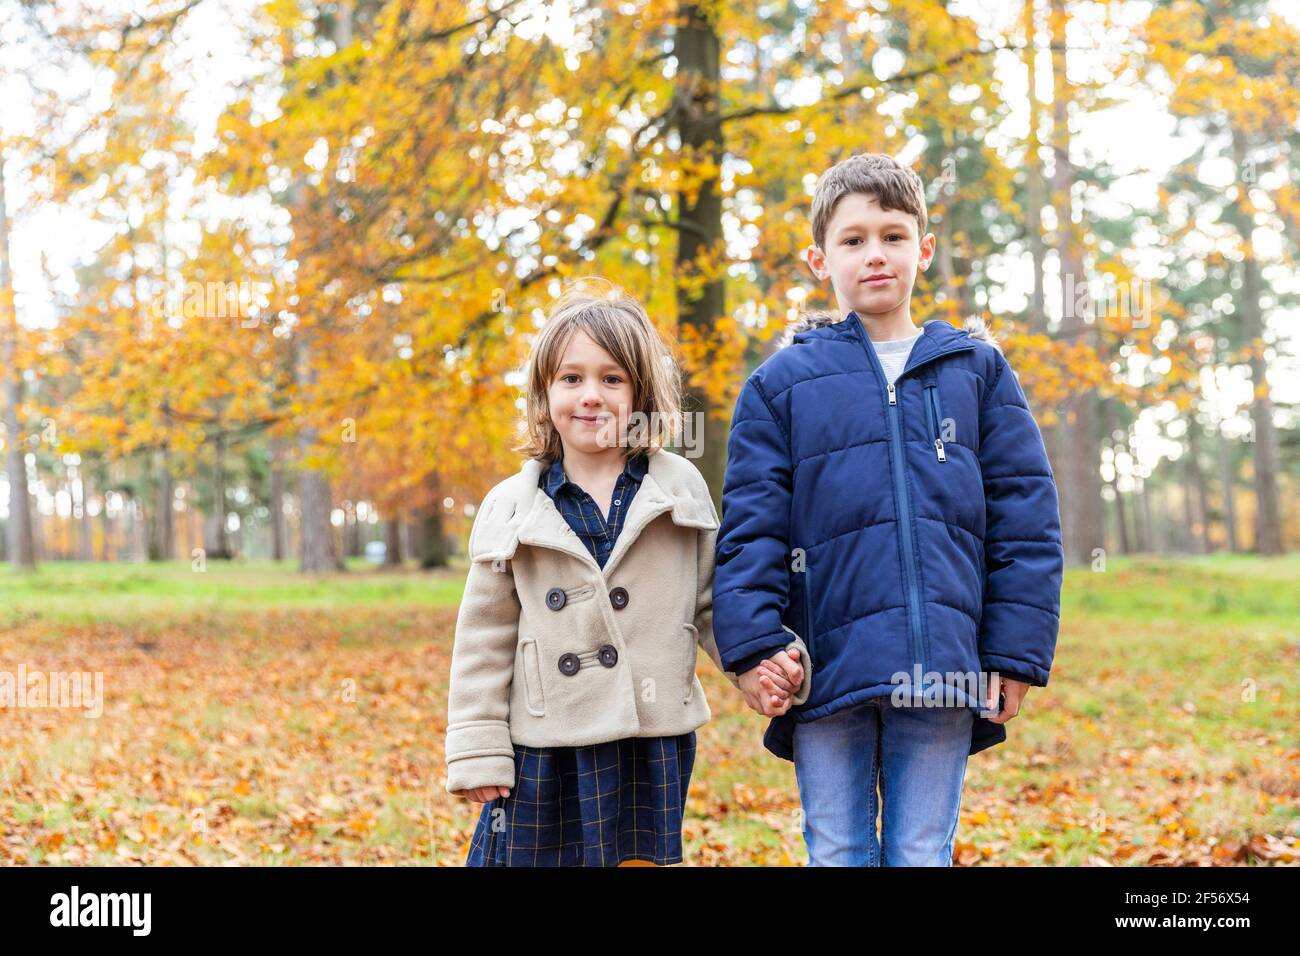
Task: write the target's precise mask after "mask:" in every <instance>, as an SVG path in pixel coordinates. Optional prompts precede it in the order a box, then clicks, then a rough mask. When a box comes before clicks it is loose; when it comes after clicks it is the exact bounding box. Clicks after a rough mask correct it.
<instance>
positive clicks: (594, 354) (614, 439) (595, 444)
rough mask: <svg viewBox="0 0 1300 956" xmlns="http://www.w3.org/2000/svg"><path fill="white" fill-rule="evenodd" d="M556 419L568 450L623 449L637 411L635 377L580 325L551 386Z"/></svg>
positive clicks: (549, 392) (549, 401) (549, 402)
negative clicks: (632, 417) (634, 410)
mask: <svg viewBox="0 0 1300 956" xmlns="http://www.w3.org/2000/svg"><path fill="white" fill-rule="evenodd" d="M546 401H547V405H548V406H549V409H550V416H551V421H552V422H553V423H554V425H555V428H556V430H557V431H558V432H559V433H560V441H561V443H562V444H563V445H564V450H565V453H566V454H568V452H569V451H570V450H573V451H577V452H579V453H581V454H587V455H593V454H601V453H603V452H605V451H606V450H608V449H618V448H619V447H620V445H621V442H622V436H623V435H626V434H627V423H628V417H629V415H630V414H631V411H632V381H631V377H630V376H629V375H628V373H627V369H625V368H623V367H622V366H621V365H619V364H618V363H617V362H616V361H614V357H613V356H612V355H610V354H609V353H608V352H606V351H605V350H604V349H603V348H601V347H600V346H599V345H597V344H596V343H595V341H593V340H592V338H591V336H589V335H588V334H587V333H586V332H583V331H582V330H578V331H577V332H576V333H574V335H573V338H572V339H570V340H569V344H568V347H567V348H565V350H564V355H563V356H562V357H561V359H560V365H559V367H558V368H557V369H556V370H555V375H554V377H553V378H552V379H551V383H550V385H549V386H548V388H547V390H546Z"/></svg>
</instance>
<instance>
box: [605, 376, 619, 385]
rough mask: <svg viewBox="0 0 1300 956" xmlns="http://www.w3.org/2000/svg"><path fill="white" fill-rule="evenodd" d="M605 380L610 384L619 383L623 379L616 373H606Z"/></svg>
mask: <svg viewBox="0 0 1300 956" xmlns="http://www.w3.org/2000/svg"><path fill="white" fill-rule="evenodd" d="M605 381H607V382H609V383H610V384H611V385H620V384H622V382H623V380H622V379H621V378H619V377H618V376H617V375H606V376H605Z"/></svg>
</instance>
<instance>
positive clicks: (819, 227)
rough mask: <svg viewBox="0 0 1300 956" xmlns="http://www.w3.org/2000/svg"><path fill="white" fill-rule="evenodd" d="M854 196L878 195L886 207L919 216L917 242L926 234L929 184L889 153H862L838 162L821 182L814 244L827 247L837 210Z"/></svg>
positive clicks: (816, 194) (817, 192)
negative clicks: (853, 194)
mask: <svg viewBox="0 0 1300 956" xmlns="http://www.w3.org/2000/svg"><path fill="white" fill-rule="evenodd" d="M850 193H866V194H867V195H869V196H875V197H876V198H877V199H878V200H879V201H880V205H881V207H882V208H884V209H898V210H901V211H903V212H906V213H909V214H910V215H913V216H915V217H916V225H917V227H918V228H917V233H916V238H917V240H918V241H919V240H920V239H921V238H922V237H923V236H924V235H925V227H926V222H927V216H926V210H925V185H924V184H923V183H922V182H921V177H920V176H918V175H917V174H916V173H915V172H913V171H912V170H911V169H910V168H908V167H907V166H904V165H903V164H902V163H900V162H899V161H898V160H896V159H894V157H892V156H888V155H886V154H885V153H858V154H857V155H856V156H850V157H849V158H848V159H844V160H841V161H840V162H838V163H836V164H835V165H834V166H832V167H831V168H830V169H828V170H826V172H824V173H822V174H821V176H820V177H818V179H817V185H816V187H815V188H814V189H813V201H812V230H813V242H815V243H817V248H819V249H825V248H826V230H827V228H828V227H829V226H830V222H831V217H832V216H833V215H834V214H835V207H836V206H837V205H839V201H840V200H841V199H843V198H844V197H845V196H847V195H849V194H850Z"/></svg>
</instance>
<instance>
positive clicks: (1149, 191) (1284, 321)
mask: <svg viewBox="0 0 1300 956" xmlns="http://www.w3.org/2000/svg"><path fill="white" fill-rule="evenodd" d="M255 2H256V0H221V2H220V3H218V2H215V0H210V2H207V3H202V4H200V5H199V6H198V7H197V8H196V10H195V11H194V12H192V13H191V14H190V15H189V16H188V17H187V18H186V20H185V23H184V27H183V30H182V34H181V36H182V43H181V44H180V52H179V56H180V58H181V62H177V63H176V64H175V65H174V75H175V76H177V77H178V79H179V81H180V82H182V83H184V84H185V85H186V89H187V90H188V96H187V101H186V108H185V109H186V116H187V118H188V119H189V120H190V121H191V122H192V123H193V125H194V127H195V128H196V129H197V130H198V131H199V141H200V145H201V146H204V145H206V144H209V143H210V142H211V135H212V131H213V129H214V126H215V122H216V119H217V116H218V115H219V114H220V111H221V109H222V108H223V106H224V105H225V103H226V102H228V100H229V99H230V97H231V95H232V92H231V91H232V87H233V84H234V83H236V82H237V81H238V80H240V79H241V78H242V77H244V76H245V75H247V74H248V72H249V71H250V68H251V61H250V60H249V58H248V57H247V56H245V55H244V54H243V53H242V52H241V51H242V50H244V49H245V48H246V44H247V42H248V41H247V36H248V35H249V26H248V24H249V22H250V19H251V12H252V10H253V8H254V6H255ZM951 6H952V9H953V12H954V13H959V14H962V15H966V16H969V17H971V18H973V19H975V20H976V21H977V22H979V23H980V24H981V27H982V29H984V30H985V32H986V33H987V34H988V35H989V36H992V35H993V34H994V32H997V31H1009V30H1010V28H1011V26H1012V24H1013V23H1014V22H1015V21H1016V20H1017V19H1018V18H1019V16H1020V13H1021V9H1022V3H1021V0H954V2H953V3H952V4H951ZM1111 6H1112V7H1113V8H1115V7H1118V6H1119V5H1115V4H1112V5H1111ZM1145 7H1146V4H1144V3H1140V2H1132V3H1129V4H1128V5H1127V7H1124V9H1126V10H1127V11H1128V12H1129V13H1130V15H1131V16H1132V17H1133V18H1134V20H1137V19H1140V17H1141V16H1142V15H1143V12H1144V9H1145ZM1273 8H1274V9H1275V10H1276V11H1278V12H1279V13H1283V15H1286V16H1288V17H1289V18H1290V19H1292V20H1296V21H1297V22H1300V10H1297V9H1296V5H1295V4H1294V3H1287V2H1285V0H1275V2H1274V4H1273ZM566 9H567V5H566V4H563V3H555V4H552V5H551V6H550V8H549V11H548V13H549V15H548V19H547V21H546V22H545V24H541V23H539V24H537V26H536V29H537V31H538V32H541V30H543V29H544V30H545V32H546V33H547V34H548V35H550V36H551V37H552V39H554V40H556V41H557V42H564V40H565V38H566V37H567V38H571V37H572V30H571V27H570V26H569V25H568V24H567V22H566V15H565V10H566ZM1071 9H1072V12H1074V13H1075V14H1076V16H1075V19H1074V20H1072V22H1071V27H1072V32H1071V35H1070V37H1069V42H1070V45H1071V46H1072V47H1074V46H1078V47H1088V48H1091V49H1092V50H1095V51H1096V52H1095V53H1094V52H1088V51H1087V50H1084V51H1081V52H1074V51H1072V52H1071V53H1070V64H1071V74H1072V76H1074V77H1077V78H1082V77H1083V75H1084V71H1089V70H1092V69H1096V68H1099V67H1100V66H1101V65H1102V64H1103V63H1104V62H1105V61H1106V58H1107V57H1108V55H1109V54H1108V53H1107V50H1109V49H1112V46H1113V45H1112V44H1111V43H1108V41H1107V38H1105V37H1103V36H1101V35H1100V34H1099V33H1098V32H1097V29H1096V24H1095V23H1094V22H1092V21H1090V19H1089V16H1090V13H1094V14H1095V13H1099V11H1100V9H1101V7H1100V5H1097V4H1093V5H1084V4H1077V3H1072V4H1071ZM11 36H12V33H11V32H8V31H5V29H4V25H3V23H0V42H2V43H3V47H4V50H5V56H6V58H7V59H8V58H10V56H11V54H12V55H13V59H11V60H10V69H11V71H13V72H18V71H20V70H22V69H24V68H31V67H32V66H33V64H32V63H30V62H26V61H25V60H24V58H25V57H26V58H30V56H31V51H30V50H26V49H24V48H22V47H21V46H20V47H18V48H16V49H15V47H14V44H13V43H12V40H11ZM187 64H189V65H187ZM901 66H902V58H901V56H898V55H892V54H890V53H889V52H885V53H882V54H881V55H879V56H878V57H877V58H876V59H875V60H874V61H873V68H874V69H876V70H877V71H878V72H881V73H882V75H887V74H889V73H892V72H894V71H896V70H897V69H899V68H900V67H901ZM1039 66H1040V69H1039V75H1038V76H1037V82H1038V90H1039V96H1040V99H1041V100H1043V101H1044V102H1046V101H1049V100H1050V96H1051V79H1050V73H1049V72H1048V71H1049V64H1048V62H1047V58H1046V57H1040V64H1039ZM995 68H996V70H997V73H998V77H999V80H1000V81H1001V83H1002V84H1003V95H1004V96H1005V97H1006V98H1007V99H1008V100H1010V101H1011V102H1013V103H1015V104H1017V109H1016V110H1015V111H1013V113H1012V115H1011V116H1010V118H1009V119H1008V120H1007V122H1006V123H1005V124H1004V125H1003V126H1002V127H1001V129H1000V131H999V132H1000V133H1001V134H1002V136H1003V137H1004V138H1005V139H1006V140H1007V141H1010V140H1012V139H1018V138H1021V137H1023V136H1024V133H1025V129H1026V124H1027V115H1028V112H1027V103H1026V102H1025V76H1024V71H1023V69H1022V67H1021V64H1020V62H1019V59H1018V56H1017V55H1016V54H1012V53H1007V54H1004V55H1002V56H1001V57H999V59H998V60H997V61H996V67H995ZM66 82H68V83H69V85H70V87H76V85H77V84H78V83H81V84H82V85H84V82H85V81H84V78H75V77H70V78H67V79H66ZM783 92H784V95H787V96H789V97H790V98H791V99H793V100H802V99H815V98H816V96H817V93H818V91H817V90H815V89H809V88H807V87H806V86H798V85H795V86H791V87H790V88H789V89H788V90H786V91H783ZM1115 93H1116V95H1117V96H1119V97H1120V98H1121V99H1123V100H1125V103H1124V104H1123V105H1122V106H1120V107H1117V108H1114V109H1111V110H1108V111H1106V112H1104V113H1095V114H1089V115H1087V116H1085V117H1084V118H1083V120H1082V122H1081V124H1080V127H1079V128H1078V129H1076V130H1074V131H1073V132H1074V148H1075V150H1076V155H1075V160H1076V162H1077V163H1079V164H1080V165H1087V164H1088V163H1089V162H1090V161H1091V160H1092V159H1103V160H1105V161H1106V162H1108V163H1110V164H1112V165H1113V166H1114V168H1115V169H1117V170H1119V171H1121V172H1123V173H1125V175H1124V177H1123V178H1122V179H1121V180H1120V181H1119V182H1117V183H1116V184H1115V186H1114V187H1113V188H1112V190H1111V191H1110V194H1109V195H1108V196H1107V197H1105V199H1104V202H1103V203H1102V204H1101V206H1102V209H1103V210H1104V211H1105V212H1107V213H1112V212H1113V211H1114V210H1116V209H1123V208H1124V206H1123V204H1129V203H1132V204H1135V205H1149V204H1151V203H1152V201H1153V197H1154V195H1155V188H1156V184H1157V182H1158V181H1159V180H1160V178H1161V176H1162V175H1163V174H1164V172H1165V171H1166V170H1167V169H1169V168H1170V167H1171V166H1172V165H1173V164H1174V163H1175V162H1177V161H1178V160H1180V159H1181V158H1183V157H1184V156H1185V155H1187V154H1188V153H1189V152H1190V151H1191V150H1192V148H1193V146H1194V143H1193V142H1192V141H1191V140H1189V139H1187V138H1179V137H1178V136H1176V135H1175V133H1174V128H1173V127H1174V124H1173V119H1172V117H1170V116H1169V115H1167V114H1166V113H1165V112H1164V111H1163V110H1162V109H1161V108H1160V106H1159V103H1158V102H1156V101H1155V100H1154V99H1153V98H1152V97H1151V96H1150V95H1149V94H1148V93H1146V92H1133V91H1126V90H1117V91H1115ZM0 96H2V97H3V102H4V103H5V114H4V117H3V122H4V124H5V126H6V128H8V129H10V130H20V129H24V128H29V127H30V126H31V124H32V123H34V122H36V117H35V116H34V115H33V113H32V111H31V108H30V103H29V102H28V100H27V94H26V90H25V87H23V86H22V85H21V82H20V81H17V80H12V79H11V80H10V81H9V83H8V84H7V85H0ZM1135 131H1141V135H1140V136H1139V135H1135ZM994 145H997V142H996V141H994ZM914 146H915V148H909V149H908V150H905V151H904V152H903V153H902V154H901V155H900V159H903V160H904V161H908V160H911V159H914V158H915V156H916V155H917V154H918V153H919V152H920V148H921V146H922V144H921V143H919V142H918V143H916V144H914ZM811 172H815V171H811ZM1202 175H1203V178H1204V179H1205V180H1206V181H1207V182H1211V183H1216V184H1220V185H1224V186H1226V185H1228V184H1229V183H1230V182H1232V181H1233V178H1234V170H1233V168H1232V166H1231V164H1230V163H1227V162H1226V161H1225V162H1224V163H1219V164H1211V165H1207V167H1206V168H1204V169H1203V170H1202ZM7 183H8V187H9V203H10V214H11V217H12V219H13V236H12V254H13V264H14V277H15V287H16V293H17V305H18V310H19V315H20V320H21V321H22V322H23V323H24V324H25V325H28V326H32V327H35V326H40V325H47V324H50V323H52V322H53V321H54V316H55V306H54V300H53V296H52V290H51V288H50V286H49V284H48V283H47V282H46V281H45V277H44V275H43V274H42V269H41V259H42V257H44V258H45V261H46V264H47V266H48V268H49V269H50V270H51V272H52V273H53V275H54V276H55V277H56V282H55V288H56V289H58V290H59V291H61V292H62V293H64V294H72V293H73V292H74V291H75V283H74V282H73V280H72V268H73V265H74V264H75V263H76V262H77V261H78V259H82V258H89V257H90V256H91V255H92V253H93V250H94V249H95V248H96V247H97V246H98V245H100V244H101V243H102V242H103V241H104V240H105V239H106V238H107V237H106V235H104V234H103V232H102V231H100V230H99V229H98V228H97V227H95V226H94V224H92V223H90V222H88V221H85V220H84V219H82V218H80V217H78V216H76V215H74V214H72V213H70V212H67V211H64V210H60V209H58V208H54V207H44V208H37V209H31V208H28V207H27V204H26V203H25V201H24V200H25V194H24V189H23V182H22V178H21V177H20V176H15V175H13V174H12V173H11V174H10V176H9V177H8V179H7ZM1261 185H1267V184H1266V183H1263V184H1261ZM191 194H192V190H191V189H190V187H189V184H187V183H182V185H181V186H180V188H179V194H178V196H177V197H176V198H177V199H178V200H180V201H178V202H176V204H175V208H176V209H178V210H179V211H180V212H181V214H182V215H183V212H184V206H185V201H187V200H188V199H189V197H190V195H191ZM200 228H201V227H200V226H199V225H198V224H197V223H195V222H194V221H193V219H192V217H190V218H185V219H182V218H180V217H178V218H177V220H176V223H175V228H174V233H173V234H171V235H169V238H170V239H171V240H172V241H173V242H175V243H177V244H183V243H185V242H197V240H198V238H199V230H200ZM728 235H729V236H739V237H742V238H741V240H740V241H741V242H742V244H743V243H744V242H756V241H760V240H761V236H757V235H753V234H748V235H747V234H746V233H744V232H743V231H742V230H740V229H739V224H738V223H737V224H733V228H729V229H728ZM1278 240H1279V237H1278V236H1277V235H1276V234H1274V233H1273V232H1272V231H1271V230H1269V229H1259V230H1257V232H1256V234H1255V242H1256V246H1257V248H1258V249H1259V251H1260V253H1261V255H1262V256H1263V257H1264V258H1265V259H1267V258H1269V257H1270V256H1276V255H1277V251H1278V248H1279V242H1278ZM1158 259H1159V253H1158V252H1152V253H1144V254H1142V255H1140V256H1139V257H1138V269H1139V271H1140V272H1141V273H1143V274H1147V275H1152V276H1154V275H1157V274H1158V270H1159V269H1160V264H1159V261H1158ZM1029 265H1030V264H1029V262H1028V258H1027V255H1025V254H1024V252H1023V250H1021V249H1018V248H1009V249H1008V254H1007V255H1005V256H1001V257H998V258H997V259H996V260H995V261H993V262H991V263H990V272H991V274H992V275H994V276H995V277H997V278H999V279H1000V280H1002V281H1004V282H1006V284H1007V287H1006V289H1005V291H1003V292H1001V293H999V294H997V295H996V296H994V298H993V299H992V301H991V303H990V305H991V307H992V309H993V310H994V312H995V313H997V312H1002V311H1014V310H1017V309H1020V308H1023V307H1024V303H1025V302H1026V301H1027V294H1028V291H1029V289H1030V287H1031V278H1032V274H1031V270H1030V268H1029ZM1049 268H1053V269H1054V268H1055V266H1054V265H1052V266H1050V267H1049ZM1279 269H1280V267H1278V266H1273V267H1271V269H1266V275H1268V276H1270V277H1271V278H1272V279H1273V281H1274V282H1275V284H1276V285H1277V287H1278V288H1279V289H1280V288H1282V287H1283V286H1284V283H1287V282H1290V283H1292V287H1293V288H1294V287H1295V283H1296V279H1295V277H1294V276H1293V275H1290V274H1289V273H1287V274H1286V275H1284V276H1278V275H1276V274H1275V273H1277V272H1278V271H1279ZM1047 283H1048V286H1047V294H1048V301H1049V302H1051V303H1053V304H1056V303H1059V294H1060V293H1059V283H1058V282H1057V281H1056V277H1055V275H1049V276H1048V278H1047ZM1294 319H1295V315H1293V314H1281V313H1279V312H1274V313H1273V314H1272V315H1271V316H1270V327H1271V329H1272V330H1273V332H1274V333H1275V334H1277V335H1278V336H1279V337H1280V338H1281V339H1282V340H1283V341H1284V342H1286V343H1287V345H1286V350H1287V351H1289V352H1290V357H1289V358H1279V359H1278V360H1277V361H1275V362H1274V364H1273V366H1272V368H1271V371H1270V386H1271V388H1272V392H1273V395H1274V397H1275V399H1276V400H1278V401H1280V402H1285V403H1290V402H1297V401H1300V375H1298V374H1297V371H1300V370H1298V369H1297V362H1296V359H1295V355H1296V354H1297V353H1300V348H1297V346H1300V341H1298V340H1297V333H1296V331H1295V330H1296V327H1297V323H1296V322H1295V321H1294ZM1205 385H1206V398H1207V400H1210V401H1211V403H1212V413H1213V414H1214V416H1215V417H1216V420H1217V419H1218V418H1223V419H1228V420H1230V424H1229V425H1228V426H1226V430H1227V431H1228V433H1229V434H1236V435H1241V434H1244V433H1245V431H1246V429H1247V427H1248V424H1247V421H1246V418H1245V415H1244V407H1245V405H1246V403H1247V402H1249V400H1250V383H1249V381H1248V379H1247V378H1246V377H1245V375H1244V370H1236V371H1235V372H1234V373H1233V374H1231V375H1226V374H1220V375H1219V376H1218V380H1217V381H1216V377H1215V375H1214V374H1213V373H1208V374H1207V377H1206V383H1205ZM1172 417H1173V415H1172V409H1147V410H1146V411H1145V412H1144V414H1143V421H1142V422H1141V423H1140V424H1139V426H1138V431H1139V435H1140V436H1141V441H1140V443H1139V448H1138V454H1139V459H1140V461H1139V462H1138V463H1137V467H1138V471H1139V473H1141V472H1142V470H1144V469H1149V468H1150V467H1152V466H1154V464H1155V462H1156V460H1157V459H1158V458H1159V457H1160V456H1161V455H1162V454H1163V455H1167V456H1170V457H1176V455H1177V452H1178V450H1179V449H1178V446H1177V445H1176V444H1173V443H1168V442H1165V441H1163V440H1160V439H1159V438H1158V431H1159V428H1158V423H1159V422H1160V421H1162V420H1164V421H1167V420H1169V419H1171V418H1172Z"/></svg>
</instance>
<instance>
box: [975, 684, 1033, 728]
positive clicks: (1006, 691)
mask: <svg viewBox="0 0 1300 956" xmlns="http://www.w3.org/2000/svg"><path fill="white" fill-rule="evenodd" d="M1029 686H1030V685H1028V684H1026V683H1025V682H1024V681H1019V680H1012V679H1011V678H1010V677H1001V676H999V675H998V674H997V673H992V674H989V699H988V700H986V701H985V702H984V708H985V710H995V709H997V706H998V691H999V689H1000V690H1001V691H1002V694H1003V695H1004V696H1005V697H1006V705H1005V707H1004V709H1003V710H1002V712H1001V713H999V714H997V715H995V716H993V717H990V718H989V720H990V721H992V722H993V723H995V724H1005V723H1006V722H1007V721H1008V720H1010V719H1011V718H1012V717H1014V716H1016V714H1018V713H1020V704H1021V702H1022V701H1023V700H1024V699H1025V694H1026V693H1028V691H1029Z"/></svg>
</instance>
